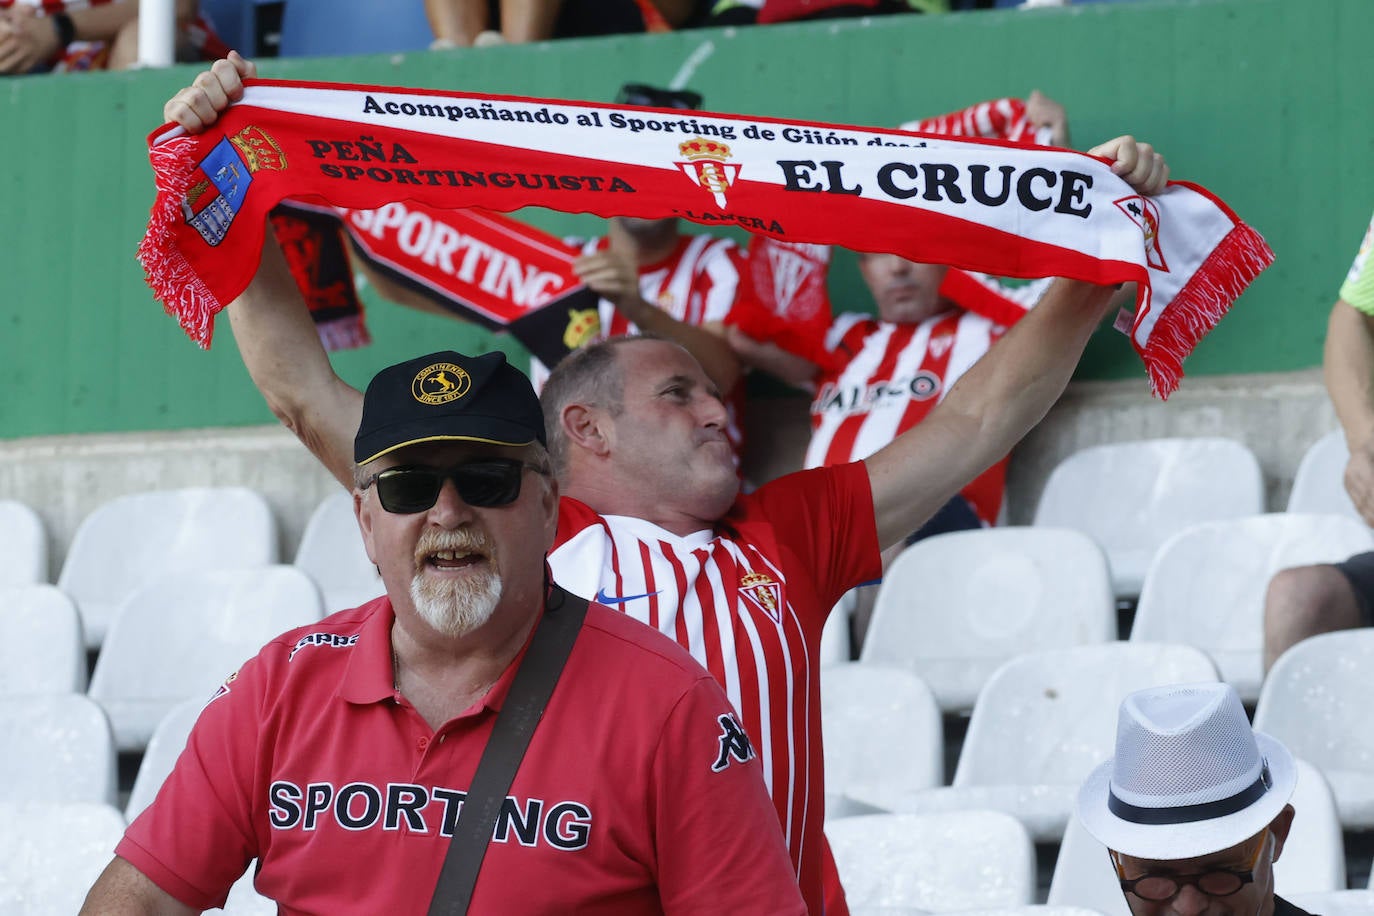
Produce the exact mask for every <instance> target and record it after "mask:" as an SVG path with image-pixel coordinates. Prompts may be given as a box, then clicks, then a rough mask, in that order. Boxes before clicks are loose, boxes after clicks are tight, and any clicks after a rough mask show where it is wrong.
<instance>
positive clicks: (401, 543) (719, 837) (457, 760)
mask: <svg viewBox="0 0 1374 916" xmlns="http://www.w3.org/2000/svg"><path fill="white" fill-rule="evenodd" d="M460 386H461V387H460ZM417 390H418V391H420V392H421V393H420V394H417V393H416V391H417ZM455 392H456V393H455ZM353 457H354V459H355V460H356V465H355V470H354V486H353V501H354V507H355V511H356V513H357V516H358V524H359V527H360V529H361V531H362V535H363V541H364V543H365V544H366V547H367V553H368V557H369V558H370V559H371V560H372V561H373V562H374V563H375V564H376V565H377V568H378V570H379V571H380V573H381V576H382V580H383V582H384V583H385V584H386V594H385V595H384V596H383V597H381V598H377V599H374V600H373V601H370V602H368V603H367V604H365V605H363V606H362V607H360V608H356V609H353V610H347V611H341V612H339V613H337V614H334V615H331V616H330V617H328V618H326V619H325V620H323V621H321V622H320V623H318V624H312V625H310V626H307V627H302V628H300V629H297V630H294V631H292V632H289V633H286V634H284V635H283V636H281V637H278V638H277V639H275V640H273V641H272V642H271V643H269V644H268V645H267V646H266V647H265V648H264V649H263V650H262V652H260V653H259V654H258V656H257V657H256V658H254V659H252V660H250V661H249V662H247V663H246V664H245V665H244V666H243V668H242V669H241V670H240V671H239V672H238V673H237V674H235V675H232V676H231V677H230V678H229V679H228V680H227V681H226V682H225V684H224V687H223V688H222V689H221V690H220V691H219V693H217V694H216V696H215V697H214V698H213V699H212V700H211V701H210V703H209V705H208V706H207V707H206V709H205V711H204V712H203V713H202V714H201V716H200V718H199V720H198V721H197V723H196V725H195V728H194V730H193V731H192V733H191V736H190V739H189V743H188V750H187V751H186V752H185V753H183V754H182V755H181V757H180V758H179V760H178V762H177V764H176V767H175V768H174V770H173V772H172V774H171V775H170V776H169V777H168V781H167V783H166V784H165V785H164V787H163V789H162V791H161V792H160V793H159V794H158V796H157V799H156V800H155V801H154V803H153V804H152V806H151V807H150V808H149V809H148V810H147V811H146V812H144V813H143V814H142V815H140V816H139V817H138V819H136V820H135V821H134V823H133V824H132V825H131V826H130V827H129V829H128V831H127V833H126V835H125V837H124V839H123V840H122V841H121V842H120V844H119V845H118V847H117V848H116V850H115V851H116V858H115V859H114V860H113V862H112V863H111V864H110V865H109V866H108V867H107V868H106V870H105V872H104V874H103V875H102V876H101V878H100V879H99V880H98V882H97V883H96V885H95V886H94V888H93V889H92V890H91V892H90V895H89V896H88V898H87V900H86V904H85V907H84V908H83V909H82V912H83V913H90V914H101V916H107V914H112V913H136V912H137V913H144V912H159V913H181V912H200V911H201V910H203V909H207V908H211V907H218V906H223V904H224V902H225V899H226V896H227V894H228V891H229V889H230V886H231V885H232V884H233V883H234V882H235V880H236V879H237V878H238V877H239V876H240V875H241V874H242V873H243V871H244V869H245V868H246V867H247V866H248V865H249V864H250V862H252V860H254V859H256V860H257V862H258V866H257V868H258V870H257V874H256V877H255V881H254V883H255V885H256V887H257V888H258V890H259V892H260V893H262V894H263V896H266V897H268V898H270V899H272V900H275V901H276V902H277V903H279V904H280V905H281V907H282V910H283V912H287V911H290V912H312V913H345V912H352V913H419V912H423V911H425V909H426V908H427V906H428V905H429V902H430V897H431V896H432V895H433V893H434V887H435V883H436V881H437V880H438V876H439V874H440V871H441V869H442V868H443V866H444V859H445V856H446V854H447V852H448V848H449V845H450V843H449V840H448V837H449V836H451V835H453V833H454V830H455V827H454V819H455V818H470V817H472V816H474V815H473V814H472V813H470V812H472V811H477V812H480V811H481V810H482V808H481V807H480V806H478V803H477V802H476V799H475V798H473V797H468V798H466V799H465V793H468V794H469V796H470V793H471V792H472V791H473V789H472V786H473V785H474V782H473V779H472V774H473V772H474V771H475V770H476V769H477V762H478V760H479V758H481V756H482V752H483V749H484V748H485V747H486V745H487V743H488V740H489V736H491V735H492V734H493V730H494V722H495V720H496V717H497V716H498V715H499V714H500V713H501V711H502V707H503V706H507V705H508V706H510V707H511V708H512V709H517V710H524V709H525V708H526V701H525V699H524V697H522V696H520V695H519V694H512V693H511V692H512V691H513V690H518V689H519V688H518V686H517V672H520V673H524V669H526V668H527V667H528V666H530V665H537V664H547V662H546V658H547V656H546V655H545V654H543V653H542V652H540V651H537V649H539V648H540V643H539V642H538V636H537V635H536V630H538V629H540V628H541V627H545V626H557V624H556V623H547V622H546V621H545V618H546V617H548V618H557V616H558V615H565V616H564V617H563V619H564V620H569V619H570V618H568V617H567V616H566V615H569V614H575V613H576V610H577V608H576V605H577V603H578V602H576V601H575V600H570V599H569V598H568V596H567V595H566V593H565V592H563V591H562V590H561V589H559V588H557V587H556V586H554V587H550V585H549V580H548V571H547V566H546V555H547V551H548V548H549V546H550V544H551V543H552V541H553V537H554V532H555V528H556V525H557V519H558V484H557V483H556V482H554V481H553V480H552V478H551V477H550V474H549V464H548V453H547V451H546V450H545V435H544V424H543V416H542V414H541V412H540V407H539V400H538V398H537V396H536V395H535V393H534V389H533V388H532V387H531V385H530V383H529V380H528V379H527V378H526V377H525V376H524V375H523V374H521V373H520V372H519V371H518V370H517V369H515V368H513V367H511V366H509V365H508V364H507V363H506V360H505V357H504V356H503V355H502V354H500V353H487V354H483V355H481V356H477V357H468V356H464V355H462V354H459V353H456V352H453V351H441V352H438V353H433V354H430V355H428V356H423V357H419V358H417V359H412V360H408V361H406V362H403V363H399V364H397V365H394V366H390V367H388V368H386V369H383V370H382V371H381V372H379V373H377V375H376V377H375V378H374V379H373V380H372V382H371V384H369V386H368V389H367V393H366V395H365V397H364V399H363V406H362V413H361V421H360V423H359V425H358V427H357V435H356V437H355V439H354V447H353ZM571 620H572V621H574V622H576V620H577V618H576V617H573V618H571ZM568 626H569V627H571V626H573V623H569V624H568ZM577 626H578V628H577V629H576V630H573V631H572V632H571V633H570V635H569V637H568V638H569V639H574V640H575V642H572V643H570V644H569V648H570V650H571V653H570V655H569V656H568V658H567V662H566V665H565V666H564V667H563V669H562V672H561V676H557V675H556V681H557V682H556V684H555V685H554V688H553V693H552V695H551V696H550V697H549V699H548V702H547V705H545V706H544V707H543V710H542V712H543V714H542V716H541V717H537V718H538V727H537V729H536V730H535V732H534V734H533V737H532V739H531V741H530V744H529V747H528V750H527V751H526V753H525V754H524V756H523V759H522V760H521V762H520V763H519V764H518V765H517V769H516V775H515V777H514V782H513V783H512V784H511V786H510V789H509V792H510V795H508V796H505V798H506V801H505V804H504V805H503V806H502V809H501V811H502V814H501V815H498V817H497V821H496V825H495V834H494V839H492V840H491V841H490V842H489V843H488V844H487V851H486V855H485V858H484V859H483V860H482V864H481V873H480V875H479V877H478V880H477V884H476V887H475V889H474V891H473V898H472V904H471V911H472V912H483V913H518V912H578V913H607V914H610V913H617V914H618V913H626V912H645V913H648V912H654V913H669V914H671V913H684V914H685V913H705V912H711V913H725V912H730V913H757V914H769V916H771V914H775V913H794V914H799V913H803V912H804V906H803V903H802V899H801V895H800V893H799V891H798V888H797V883H796V877H795V875H794V874H793V871H792V867H791V863H790V861H789V860H788V857H787V852H786V847H785V846H784V845H783V842H782V834H781V832H780V830H779V828H778V822H777V818H776V816H775V815H774V813H773V808H772V805H771V804H770V803H769V799H768V795H767V793H766V791H765V789H764V783H763V780H762V778H761V777H762V774H761V764H762V761H761V759H760V758H759V756H758V755H757V754H756V753H755V752H754V750H753V748H752V747H751V746H750V745H749V742H748V739H747V738H746V737H745V735H744V732H743V731H741V728H740V725H739V722H738V720H737V719H736V717H735V714H734V713H733V712H732V711H731V708H730V704H729V701H728V700H727V699H726V696H725V694H724V692H723V691H722V690H721V688H720V686H719V685H718V684H717V683H716V682H715V681H714V680H712V678H711V677H710V675H709V674H708V673H707V672H706V671H705V670H704V669H703V668H702V667H701V665H700V664H698V663H697V662H696V661H694V660H693V659H692V658H691V656H690V655H688V653H687V652H686V651H685V650H683V649H682V648H681V647H680V646H678V645H676V644H675V643H673V641H672V640H670V639H668V638H667V637H665V636H662V635H661V634H659V633H655V632H653V631H651V630H650V629H648V628H647V627H642V626H640V625H638V624H636V623H634V622H632V621H630V620H628V619H626V618H625V616H624V615H622V614H619V613H616V612H615V611H614V610H612V609H610V608H607V607H604V606H601V605H595V604H593V605H591V606H590V607H588V608H587V609H586V617H585V620H583V621H581V622H580V623H578V624H577ZM539 635H544V636H547V633H545V632H540V633H539ZM531 646H533V647H534V648H530V647H531ZM527 648H528V649H529V651H528V652H527V651H526V650H527ZM555 667H557V666H556V665H555ZM608 698H613V707H612V706H610V705H608V703H607V699H608ZM503 794H504V793H503ZM497 797H498V798H499V797H501V796H497ZM460 805H461V807H460ZM725 812H728V816H727V815H726V814H725ZM517 840H518V841H517Z"/></svg>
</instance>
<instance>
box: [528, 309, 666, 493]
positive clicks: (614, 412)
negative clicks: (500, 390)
mask: <svg viewBox="0 0 1374 916" xmlns="http://www.w3.org/2000/svg"><path fill="white" fill-rule="evenodd" d="M659 339H660V338H657V337H654V336H653V335H650V334H635V335H629V336H624V337H612V338H610V339H609V340H603V341H600V342H598V343H594V344H592V345H591V346H589V347H584V348H583V349H581V350H574V351H573V352H572V353H570V354H568V355H567V356H565V357H564V358H563V360H562V361H561V362H560V363H559V364H558V365H557V366H555V367H554V369H553V372H551V373H550V374H549V378H548V381H546V382H545V383H544V390H543V391H542V392H540V395H539V401H540V404H541V405H542V406H543V408H544V431H545V432H546V433H547V434H548V438H549V458H550V460H551V461H552V462H553V472H554V474H555V475H557V476H558V478H559V479H560V480H562V479H563V478H564V476H565V475H566V474H567V472H568V458H569V454H570V451H571V444H570V443H569V441H568V436H567V434H566V433H565V432H564V430H563V411H564V410H566V409H567V408H568V406H569V405H572V404H584V405H586V406H588V407H599V408H601V409H602V410H605V411H608V412H609V413H610V415H611V416H613V417H616V416H619V415H620V412H621V411H622V410H624V408H625V375H624V373H623V372H622V371H621V367H620V362H619V355H618V354H617V353H616V350H617V349H618V348H620V347H623V346H625V345H626V344H631V343H636V342H638V341H641V340H659Z"/></svg>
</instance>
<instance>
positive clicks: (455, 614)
mask: <svg viewBox="0 0 1374 916" xmlns="http://www.w3.org/2000/svg"><path fill="white" fill-rule="evenodd" d="M410 598H411V601H413V602H414V604H415V611H416V613H418V614H419V615H420V617H421V618H422V619H423V620H424V621H425V622H426V623H428V624H429V625H430V626H432V627H433V628H434V629H435V630H437V631H439V632H440V633H442V634H443V635H445V636H448V637H453V638H456V637H459V636H466V635H467V634H468V633H471V632H472V631H473V630H475V629H477V628H478V627H480V626H482V624H484V623H486V622H487V621H488V620H490V619H491V615H492V612H493V611H495V610H496V605H497V604H498V603H499V602H500V600H501V577H500V576H498V575H497V574H496V573H494V572H487V573H485V574H484V575H482V576H481V577H480V578H478V579H477V580H476V581H443V582H439V581H435V580H433V579H430V578H428V577H426V576H425V575H424V573H423V572H420V573H416V574H415V578H413V579H411V580H410Z"/></svg>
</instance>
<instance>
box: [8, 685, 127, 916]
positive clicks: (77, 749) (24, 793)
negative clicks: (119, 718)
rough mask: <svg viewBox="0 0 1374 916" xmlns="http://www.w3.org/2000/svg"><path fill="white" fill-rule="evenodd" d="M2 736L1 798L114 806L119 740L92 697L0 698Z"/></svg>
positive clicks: (14, 800)
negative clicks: (98, 803) (3, 742)
mask: <svg viewBox="0 0 1374 916" xmlns="http://www.w3.org/2000/svg"><path fill="white" fill-rule="evenodd" d="M0 734H3V735H4V736H5V752H4V753H3V754H0V800H3V801H6V802H26V801H51V802H100V803H102V804H114V803H115V801H116V798H117V795H118V791H119V779H118V761H117V756H116V754H115V745H114V737H113V735H112V734H111V732H110V721H109V719H107V718H106V716H105V712H104V710H102V709H101V708H100V706H99V705H98V704H97V703H95V702H93V701H92V700H91V699H90V698H89V697H87V696H85V695H83V694H79V693H54V694H48V695H37V696H23V697H6V698H0ZM4 829H5V830H8V829H9V825H8V824H6V825H5V828H4ZM0 912H2V911H0Z"/></svg>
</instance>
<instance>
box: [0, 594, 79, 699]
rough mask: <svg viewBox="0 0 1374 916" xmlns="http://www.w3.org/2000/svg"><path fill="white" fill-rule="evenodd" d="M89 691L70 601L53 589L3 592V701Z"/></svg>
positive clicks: (0, 672) (0, 693)
mask: <svg viewBox="0 0 1374 916" xmlns="http://www.w3.org/2000/svg"><path fill="white" fill-rule="evenodd" d="M85 691H86V645H85V641H84V640H83V639H82V636H81V617H80V615H79V614H78V613H77V610H76V605H75V604H73V603H72V599H70V598H68V597H67V596H66V594H65V593H64V592H63V591H62V590H61V589H59V588H56V587H55V586H52V585H42V584H38V585H18V586H14V587H12V588H5V589H0V697H7V696H22V695H24V694H35V693H73V692H75V693H84V692H85Z"/></svg>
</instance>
